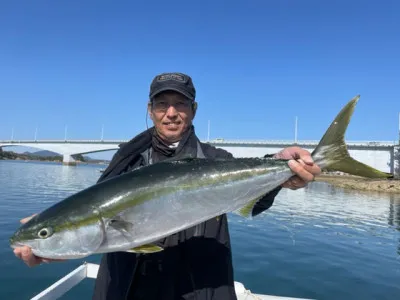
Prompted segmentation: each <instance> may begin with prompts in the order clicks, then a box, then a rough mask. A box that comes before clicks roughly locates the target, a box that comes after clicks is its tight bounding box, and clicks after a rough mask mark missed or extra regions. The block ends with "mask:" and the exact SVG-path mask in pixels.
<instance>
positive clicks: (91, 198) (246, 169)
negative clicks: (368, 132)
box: [10, 96, 392, 259]
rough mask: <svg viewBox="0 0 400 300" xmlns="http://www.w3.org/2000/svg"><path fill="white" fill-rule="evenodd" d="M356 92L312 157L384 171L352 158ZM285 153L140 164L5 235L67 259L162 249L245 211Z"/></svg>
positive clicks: (360, 170) (271, 184)
mask: <svg viewBox="0 0 400 300" xmlns="http://www.w3.org/2000/svg"><path fill="white" fill-rule="evenodd" d="M358 99H359V96H356V97H355V98H353V99H352V100H351V101H350V102H349V103H348V104H347V105H346V106H345V107H344V108H343V109H342V110H341V112H340V113H339V114H338V115H337V117H336V118H335V120H334V121H333V122H332V124H331V125H330V127H329V129H328V130H327V131H326V133H325V135H324V136H323V138H322V139H321V141H320V143H319V144H318V146H317V147H316V148H315V150H314V151H313V152H312V157H313V159H314V161H315V163H317V164H318V165H319V166H320V167H321V168H322V169H325V168H329V169H330V170H338V171H343V172H346V173H350V174H354V175H359V176H364V177H371V178H389V177H392V175H391V174H388V173H384V172H381V171H379V170H376V169H374V168H372V167H370V166H367V165H365V164H363V163H361V162H358V161H356V160H354V159H352V158H351V157H350V155H349V153H348V151H347V147H346V144H345V141H344V134H345V131H346V128H347V125H348V123H349V121H350V118H351V115H352V113H353V110H354V107H355V105H356V103H357V101H358ZM291 176H293V173H292V172H291V170H290V168H289V167H288V164H287V160H281V159H273V158H234V159H224V160H220V159H215V160H211V159H184V160H180V161H165V162H160V163H157V164H154V165H150V166H146V167H142V168H139V169H136V170H134V171H132V172H129V173H126V174H124V175H120V176H118V177H114V178H112V179H109V180H106V181H103V182H101V183H98V184H95V185H93V186H91V187H89V188H87V189H84V190H82V191H80V192H78V193H76V194H74V195H72V196H70V197H68V198H66V199H65V200H63V201H61V202H59V203H56V204H55V205H53V206H51V207H49V208H48V209H46V210H44V211H43V212H41V213H40V214H38V215H36V216H35V217H33V218H32V219H31V220H30V221H28V222H27V223H25V224H24V225H22V226H21V227H20V228H19V229H18V230H17V231H16V232H15V234H14V235H13V236H12V237H11V239H10V243H11V246H12V247H18V246H22V245H27V246H29V247H31V248H32V251H33V253H34V254H35V255H37V256H40V257H45V258H59V259H73V258H82V257H85V256H88V255H91V254H94V253H106V252H114V251H131V252H138V253H146V252H156V251H161V250H162V248H160V247H159V246H156V245H155V244H153V243H154V242H156V241H157V240H159V239H161V238H163V237H166V236H169V235H171V234H173V233H176V232H179V231H181V230H184V229H187V228H189V227H192V226H195V225H197V224H199V223H201V222H203V221H206V220H209V219H211V218H214V217H217V216H219V215H221V214H224V213H229V212H237V213H239V214H240V215H242V216H250V215H251V211H252V208H253V206H254V205H255V203H256V202H257V200H258V199H259V198H260V197H262V196H263V195H265V194H266V193H267V192H269V191H271V190H273V189H274V188H276V187H278V186H279V185H281V184H282V183H284V182H285V181H287V180H288V179H289V178H290V177H291Z"/></svg>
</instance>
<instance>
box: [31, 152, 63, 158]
mask: <svg viewBox="0 0 400 300" xmlns="http://www.w3.org/2000/svg"><path fill="white" fill-rule="evenodd" d="M25 154H30V155H35V156H46V157H52V156H61V154H59V153H56V152H52V151H47V150H41V151H36V152H25Z"/></svg>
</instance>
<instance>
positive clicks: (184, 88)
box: [149, 73, 196, 101]
mask: <svg viewBox="0 0 400 300" xmlns="http://www.w3.org/2000/svg"><path fill="white" fill-rule="evenodd" d="M165 91H175V92H178V93H181V94H182V95H184V96H185V97H187V98H189V99H190V100H192V101H193V100H194V99H195V98H196V89H195V88H194V85H193V81H192V78H190V76H189V75H186V74H183V73H162V74H159V75H157V76H156V77H154V79H153V81H152V82H151V85H150V95H149V96H150V99H153V97H154V96H156V95H157V94H159V93H161V92H165Z"/></svg>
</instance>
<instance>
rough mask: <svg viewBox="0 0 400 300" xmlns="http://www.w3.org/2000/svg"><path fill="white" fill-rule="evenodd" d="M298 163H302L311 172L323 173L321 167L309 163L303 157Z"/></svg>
mask: <svg viewBox="0 0 400 300" xmlns="http://www.w3.org/2000/svg"><path fill="white" fill-rule="evenodd" d="M298 163H299V164H301V165H302V166H303V168H304V169H306V170H307V171H308V172H309V173H311V174H313V175H314V176H316V175H319V174H321V168H320V167H319V166H318V165H316V164H313V165H308V164H306V163H305V162H304V161H303V160H301V159H299V160H298Z"/></svg>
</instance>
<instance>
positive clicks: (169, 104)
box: [149, 91, 194, 143]
mask: <svg viewBox="0 0 400 300" xmlns="http://www.w3.org/2000/svg"><path fill="white" fill-rule="evenodd" d="M149 114H150V118H151V119H152V120H153V123H154V126H155V128H156V130H157V132H158V134H159V135H160V137H161V138H162V139H163V140H165V141H166V142H169V143H174V142H177V141H179V140H180V139H181V138H182V135H183V133H184V132H185V131H186V129H188V127H189V126H191V124H192V120H193V118H194V111H193V108H192V103H191V101H190V100H189V99H187V98H186V97H185V96H183V95H182V94H179V93H177V92H172V91H167V92H163V93H160V94H159V95H157V96H156V97H155V98H154V99H153V103H152V104H151V103H150V104H149Z"/></svg>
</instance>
